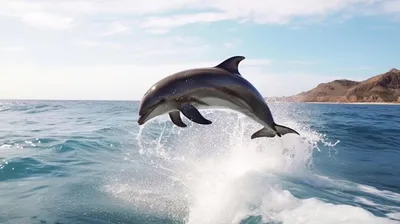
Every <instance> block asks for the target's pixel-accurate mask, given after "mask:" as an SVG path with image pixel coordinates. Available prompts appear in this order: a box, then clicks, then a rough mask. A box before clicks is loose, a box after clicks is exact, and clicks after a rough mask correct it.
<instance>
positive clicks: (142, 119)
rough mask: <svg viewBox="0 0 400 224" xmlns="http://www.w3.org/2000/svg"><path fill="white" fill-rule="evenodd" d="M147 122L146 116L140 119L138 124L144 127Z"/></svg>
mask: <svg viewBox="0 0 400 224" xmlns="http://www.w3.org/2000/svg"><path fill="white" fill-rule="evenodd" d="M145 120H146V115H142V116H140V117H139V119H138V121H137V122H138V124H139V125H142V124H144V122H145Z"/></svg>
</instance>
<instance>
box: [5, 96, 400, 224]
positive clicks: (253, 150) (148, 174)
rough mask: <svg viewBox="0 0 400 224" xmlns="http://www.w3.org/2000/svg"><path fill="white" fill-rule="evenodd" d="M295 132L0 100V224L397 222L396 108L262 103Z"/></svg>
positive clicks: (230, 121) (122, 105) (121, 108)
mask: <svg viewBox="0 0 400 224" xmlns="http://www.w3.org/2000/svg"><path fill="white" fill-rule="evenodd" d="M270 106H271V110H272V112H273V114H274V116H275V119H276V121H277V123H279V124H282V125H287V126H290V127H292V128H294V129H296V130H297V131H299V132H300V134H301V136H300V137H299V136H296V135H286V136H284V137H283V138H282V139H278V138H275V139H268V138H263V139H257V140H251V139H250V136H251V134H252V133H253V132H255V131H257V130H258V129H259V128H260V127H259V125H257V124H255V123H254V122H253V121H251V120H249V119H248V118H246V117H244V116H242V115H239V114H237V113H234V112H231V111H228V110H226V111H202V113H204V116H205V117H206V118H209V119H211V120H212V121H213V124H212V125H208V126H202V125H197V124H193V123H191V122H189V121H188V120H187V119H186V118H184V121H185V122H186V123H187V124H189V127H188V128H185V129H182V128H178V127H176V126H173V125H172V123H171V122H170V121H169V120H168V119H169V118H168V117H167V116H163V117H160V118H159V119H155V120H153V121H151V122H150V123H148V124H146V125H144V126H142V127H139V126H138V125H137V123H136V120H137V109H138V108H137V107H138V103H137V102H94V101H1V102H0V223H58V224H61V223H96V224H102V223H191V224H197V223H212V224H215V223H216V224H219V223H221V224H222V223H238V224H239V223H241V224H244V223H246V224H249V223H274V224H277V223H284V224H286V223H290V224H292V223H315V224H322V223H332V224H333V223H335V224H337V223H363V224H365V223H374V224H379V223H400V162H399V161H400V145H399V143H400V142H399V139H400V131H399V130H400V116H399V114H400V107H399V106H384V105H322V104H289V103H285V104H270Z"/></svg>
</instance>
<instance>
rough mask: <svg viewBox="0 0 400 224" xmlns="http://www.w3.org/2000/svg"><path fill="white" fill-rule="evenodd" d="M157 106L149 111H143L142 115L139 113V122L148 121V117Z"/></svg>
mask: <svg viewBox="0 0 400 224" xmlns="http://www.w3.org/2000/svg"><path fill="white" fill-rule="evenodd" d="M154 109H155V108H153V109H151V110H149V111H148V112H147V113H143V114H142V115H139V119H138V121H137V122H138V124H139V125H142V124H144V123H146V118H147V117H148V116H149V115H150V113H151V112H153V110H154Z"/></svg>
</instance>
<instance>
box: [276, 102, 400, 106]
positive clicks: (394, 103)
mask: <svg viewBox="0 0 400 224" xmlns="http://www.w3.org/2000/svg"><path fill="white" fill-rule="evenodd" d="M272 102H274V103H278V102H284V103H305V104H354V105H398V106H400V102H399V103H397V102H298V101H272Z"/></svg>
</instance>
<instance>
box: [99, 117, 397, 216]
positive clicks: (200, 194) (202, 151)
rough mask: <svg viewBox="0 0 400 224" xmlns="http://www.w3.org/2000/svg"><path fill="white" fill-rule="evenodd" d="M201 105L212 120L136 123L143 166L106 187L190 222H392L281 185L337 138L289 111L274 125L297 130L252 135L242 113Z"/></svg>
mask: <svg viewBox="0 0 400 224" xmlns="http://www.w3.org/2000/svg"><path fill="white" fill-rule="evenodd" d="M203 113H204V115H205V117H207V118H210V119H211V120H212V121H213V124H212V125H208V126H202V125H196V124H195V125H193V124H192V123H190V122H188V121H186V123H188V124H191V125H189V127H188V128H185V129H182V128H177V127H175V126H173V125H172V124H171V122H170V121H169V120H168V118H167V117H166V116H163V117H159V118H158V119H155V120H154V121H152V122H151V124H146V125H144V126H142V127H141V128H140V129H139V132H138V133H137V138H136V139H137V141H138V143H137V144H138V145H139V147H140V149H139V152H138V153H137V154H135V155H133V154H131V155H130V156H131V157H132V158H131V161H132V162H136V163H138V161H140V166H144V167H141V168H137V169H136V174H135V175H130V174H126V176H121V177H119V178H114V179H113V181H112V183H111V184H108V185H106V186H105V190H106V191H107V192H109V193H110V194H111V195H113V196H115V197H117V198H120V199H122V200H125V201H127V202H130V203H131V205H132V206H133V207H135V209H138V210H141V212H143V211H146V212H148V213H151V214H152V215H160V216H165V217H170V218H171V219H173V220H177V221H180V222H182V221H183V222H185V223H190V224H198V223H241V222H242V221H243V220H245V219H247V218H249V217H250V218H251V217H259V218H260V219H257V220H258V221H255V222H257V223H258V222H266V223H360V222H361V223H394V222H392V221H391V220H388V219H383V218H378V217H375V216H374V215H373V214H372V213H370V212H368V211H366V210H364V209H361V208H359V207H354V206H351V205H334V204H330V203H326V202H323V201H322V200H319V199H317V198H309V199H300V198H297V197H295V196H294V195H293V194H292V193H291V192H290V191H289V190H287V189H285V187H284V184H283V182H282V177H293V178H295V179H296V178H298V179H301V178H308V179H311V180H314V179H318V176H314V174H313V173H312V172H311V168H310V167H311V166H312V154H313V152H314V151H315V150H320V149H319V148H318V144H320V143H322V144H324V145H325V146H329V147H332V148H333V147H334V146H335V145H336V144H337V143H338V142H336V143H334V144H332V143H330V142H329V141H327V140H326V139H325V136H324V135H322V134H320V133H317V132H315V131H313V130H310V129H309V128H307V127H304V126H302V125H301V124H298V123H296V122H294V121H293V120H290V119H287V120H286V121H284V122H281V125H285V126H289V127H291V128H293V129H295V130H298V131H299V133H300V134H301V136H296V135H285V136H283V137H282V138H273V139H271V138H260V139H255V140H251V139H250V136H251V134H252V133H254V132H255V131H257V130H259V129H260V127H259V125H256V124H255V123H254V122H253V121H251V120H249V119H248V118H246V117H245V116H242V115H240V114H237V113H235V112H229V111H222V112H221V111H204V112H203ZM135 156H137V158H136V157H135ZM138 158H140V159H138ZM135 166H138V164H136V165H135ZM139 170H140V171H139ZM137 172H141V173H142V175H137ZM133 176H135V177H133ZM138 176H139V177H138ZM133 178H134V179H133ZM318 180H319V181H323V180H321V179H318ZM324 184H328V183H327V182H324ZM322 185H323V184H320V185H319V186H322ZM330 186H331V185H330ZM316 188H318V185H316ZM344 214H346V215H345V216H343V215H344Z"/></svg>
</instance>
